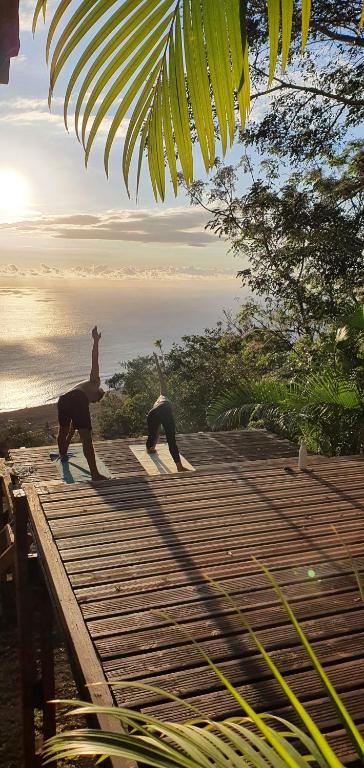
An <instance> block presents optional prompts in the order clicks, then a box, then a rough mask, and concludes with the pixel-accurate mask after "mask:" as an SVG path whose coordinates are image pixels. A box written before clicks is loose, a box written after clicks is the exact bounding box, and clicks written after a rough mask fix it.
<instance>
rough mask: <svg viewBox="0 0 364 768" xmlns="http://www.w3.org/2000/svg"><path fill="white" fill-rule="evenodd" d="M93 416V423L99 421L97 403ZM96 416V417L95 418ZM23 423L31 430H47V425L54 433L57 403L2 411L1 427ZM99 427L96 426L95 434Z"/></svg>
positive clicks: (56, 422) (25, 427) (92, 409)
mask: <svg viewBox="0 0 364 768" xmlns="http://www.w3.org/2000/svg"><path fill="white" fill-rule="evenodd" d="M90 410H91V416H92V417H93V418H92V421H93V424H94V425H95V426H96V423H97V410H98V408H97V405H96V406H95V405H92V404H91V408H90ZM95 417H96V418H95ZM14 425H21V426H22V427H23V428H24V429H29V430H30V431H34V432H36V431H38V430H45V429H46V428H47V427H48V428H49V429H50V431H51V432H53V433H54V434H56V433H57V430H58V418H57V403H56V402H55V403H46V404H45V405H35V406H33V407H31V408H21V409H20V410H18V411H0V429H4V428H6V427H9V426H14ZM96 433H97V429H95V427H94V435H95V436H96Z"/></svg>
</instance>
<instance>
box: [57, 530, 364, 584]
mask: <svg viewBox="0 0 364 768" xmlns="http://www.w3.org/2000/svg"><path fill="white" fill-rule="evenodd" d="M248 538H249V537H247V539H248ZM334 538H335V537H334V534H333V533H332V531H330V529H329V532H328V534H327V535H324V534H323V535H322V536H321V539H320V541H317V542H316V543H315V544H313V543H312V542H311V541H307V540H303V541H301V542H299V541H297V535H294V534H292V535H291V536H288V535H287V537H285V539H281V538H280V536H279V534H277V536H276V537H274V536H272V537H270V540H269V544H270V547H271V549H272V551H274V554H272V555H271V558H272V559H273V558H274V559H276V558H283V557H289V556H290V557H293V556H296V555H298V554H301V555H302V554H303V553H305V554H306V560H307V561H308V563H309V562H310V561H311V560H312V557H311V555H312V551H313V550H316V551H319V552H320V553H321V555H325V556H326V557H327V558H328V557H329V556H330V548H331V547H332V540H333V539H334ZM363 541H364V531H362V529H360V526H359V527H358V528H357V529H355V530H354V531H348V532H346V533H345V542H346V544H347V545H348V546H349V547H351V546H352V545H356V546H357V545H358V542H361V543H363ZM252 545H253V548H252ZM278 545H279V546H278ZM361 546H362V544H361ZM267 550H268V552H269V547H267V544H266V543H262V542H261V537H259V536H258V537H256V538H252V537H251V538H250V539H249V541H243V542H241V541H240V540H239V539H238V541H237V546H236V547H234V548H229V549H224V550H221V549H219V548H218V549H217V550H216V551H212V552H207V553H203V554H200V553H196V554H194V555H193V556H192V555H189V553H188V552H187V553H185V552H184V551H183V550H182V551H180V552H178V553H177V554H176V556H173V555H171V554H169V553H168V552H166V556H165V557H164V558H163V559H159V558H158V557H156V558H153V559H152V561H150V560H148V561H146V560H144V559H143V558H142V557H138V556H135V557H134V556H133V554H132V553H131V554H130V556H129V557H128V558H127V560H126V561H125V564H123V563H122V561H121V559H120V565H119V566H111V567H110V568H107V567H106V568H105V567H104V568H101V569H100V570H97V571H94V570H90V571H88V572H87V571H84V572H82V573H75V574H70V580H71V583H72V586H73V587H75V588H77V587H81V586H86V585H93V586H96V585H101V584H105V583H109V582H110V581H125V580H128V579H133V578H138V577H140V576H142V575H144V576H147V575H148V574H149V575H150V576H152V575H157V574H168V573H173V572H174V571H176V572H178V571H179V572H180V571H181V570H183V572H184V573H185V574H186V573H188V574H189V573H190V572H195V573H196V572H198V571H201V573H206V571H207V572H208V573H209V574H210V573H211V572H212V567H213V566H216V565H222V564H224V563H229V564H230V567H231V565H233V564H234V563H236V564H238V563H240V564H241V563H242V562H243V563H244V561H245V560H246V559H249V560H250V559H251V558H252V556H253V554H254V556H255V557H257V558H258V559H260V558H264V559H265V560H266V559H267ZM361 551H362V550H361ZM244 564H245V563H244Z"/></svg>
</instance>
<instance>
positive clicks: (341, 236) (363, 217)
mask: <svg viewBox="0 0 364 768" xmlns="http://www.w3.org/2000/svg"><path fill="white" fill-rule="evenodd" d="M242 165H243V166H244V168H245V170H246V171H248V172H249V173H250V174H251V186H250V188H249V189H248V191H247V192H246V193H244V194H243V195H239V193H238V192H237V184H238V175H237V171H238V170H239V169H237V168H234V167H232V166H223V165H221V164H219V165H218V166H217V172H216V174H215V176H214V177H213V178H212V181H211V183H210V184H204V183H202V182H196V183H194V184H193V185H192V186H191V187H190V189H189V190H187V192H188V194H189V196H190V201H191V203H192V204H198V205H202V206H203V207H205V208H206V209H207V211H208V212H209V213H210V214H211V219H210V221H209V223H208V227H209V228H210V229H211V230H212V231H214V232H215V233H217V234H219V235H220V236H224V237H226V238H227V239H228V240H229V241H230V243H231V250H232V252H233V253H234V255H236V256H244V258H245V259H246V260H247V262H248V264H249V266H247V267H246V268H245V269H242V270H241V271H240V272H239V273H238V274H239V276H240V277H241V278H242V281H243V284H244V285H245V286H247V287H249V288H250V289H251V291H252V292H253V294H255V295H257V296H259V297H261V299H262V300H263V302H264V307H265V308H266V310H269V311H279V312H280V315H281V318H283V317H284V316H286V320H287V321H288V319H289V323H290V324H291V335H293V336H297V335H300V336H302V335H307V336H308V337H309V339H310V340H311V341H313V340H314V338H315V335H316V334H317V333H318V332H319V330H320V329H321V328H322V325H323V324H325V323H328V322H336V321H337V319H338V318H339V317H340V316H342V315H345V314H347V313H348V311H349V309H350V307H351V306H352V305H353V304H354V303H355V302H356V301H361V300H362V299H363V298H364V261H363V249H364V142H354V143H352V144H351V145H349V146H348V147H347V148H346V150H345V151H344V152H343V153H342V154H341V155H339V156H333V157H332V158H331V159H330V166H329V167H328V168H327V169H320V168H312V169H309V170H308V171H307V172H306V173H305V174H302V173H298V172H297V173H295V174H293V175H291V176H290V177H289V178H288V180H287V181H285V182H284V183H282V181H281V178H280V176H279V174H278V172H277V168H276V165H275V163H272V162H263V164H262V171H263V172H262V174H261V176H260V177H259V178H256V177H255V176H254V174H253V172H252V169H251V164H250V162H249V160H248V159H245V160H243V162H242Z"/></svg>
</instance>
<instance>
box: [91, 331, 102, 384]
mask: <svg viewBox="0 0 364 768" xmlns="http://www.w3.org/2000/svg"><path fill="white" fill-rule="evenodd" d="M92 338H93V340H94V343H93V347H92V368H91V373H90V381H92V383H93V384H96V386H98V387H99V386H100V370H99V341H100V339H101V333H99V332H98V330H97V325H95V327H94V328H93V329H92Z"/></svg>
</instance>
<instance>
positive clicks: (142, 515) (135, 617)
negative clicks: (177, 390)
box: [12, 433, 364, 762]
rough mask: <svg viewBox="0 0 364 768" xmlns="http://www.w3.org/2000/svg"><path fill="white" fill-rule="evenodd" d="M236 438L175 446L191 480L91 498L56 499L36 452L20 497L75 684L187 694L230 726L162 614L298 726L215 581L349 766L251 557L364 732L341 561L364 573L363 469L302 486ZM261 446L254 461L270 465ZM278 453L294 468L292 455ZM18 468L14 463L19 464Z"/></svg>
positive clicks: (362, 645) (141, 699)
mask: <svg viewBox="0 0 364 768" xmlns="http://www.w3.org/2000/svg"><path fill="white" fill-rule="evenodd" d="M255 437H256V435H254V439H255ZM230 438H231V434H230V433H226V435H221V434H219V435H217V436H216V437H215V435H208V436H200V435H194V436H185V438H183V439H182V438H180V439H179V444H180V446H181V450H182V452H183V453H185V455H186V456H187V457H188V459H189V460H190V461H191V462H192V463H193V464H194V465H195V467H196V465H197V471H196V472H194V473H186V474H183V475H164V476H156V477H149V476H147V475H146V474H143V473H142V472H140V470H139V469H138V472H136V471H135V473H134V474H133V472H134V465H133V464H132V462H131V471H130V474H129V476H127V475H126V473H125V475H124V476H123V477H119V478H116V479H113V480H110V481H106V482H104V483H100V484H98V485H92V484H90V483H77V484H74V485H70V486H68V485H64V484H58V485H52V484H50V485H48V486H47V484H46V483H45V482H44V481H45V480H46V479H47V478H46V476H45V475H46V473H45V464H46V463H45V460H44V457H45V453H46V451H47V450H48V449H39V450H38V449H32V454H31V456H32V461H33V462H34V465H35V463H36V462H35V457H36V456H38V457H39V463H38V465H37V471H36V472H34V473H33V476H34V479H36V480H38V481H41V482H40V483H39V485H38V492H39V493H38V494H37V493H36V491H35V488H34V486H32V485H28V484H25V485H24V488H25V489H26V491H27V493H28V497H29V506H30V518H31V521H32V525H33V530H34V535H35V539H36V541H37V546H38V549H39V552H40V554H41V558H42V561H43V565H44V568H45V571H46V576H47V580H48V584H49V587H50V590H51V592H52V595H53V598H54V600H55V602H56V604H57V606H58V610H59V612H60V615H61V618H62V622H63V626H64V628H65V631H66V634H67V639H68V642H69V643H70V645H71V649H72V653H73V656H74V661H75V662H76V666H78V671H79V678H80V680H81V683H82V682H96V681H102V680H104V681H107V682H111V683H112V682H113V681H116V680H121V679H123V680H128V681H144V682H147V683H150V684H153V685H156V686H159V687H161V688H163V689H165V690H169V691H172V692H173V693H175V694H178V695H179V696H181V697H182V698H183V699H185V700H186V701H187V702H189V703H190V704H192V705H193V706H195V707H197V708H198V709H199V710H201V711H202V712H204V713H205V714H206V715H208V716H209V717H214V718H220V717H223V716H227V715H232V714H236V713H237V709H236V704H235V702H234V701H233V700H232V698H231V697H230V696H229V695H228V694H227V693H226V692H225V691H224V690H222V688H221V685H220V684H219V682H218V681H217V680H216V678H215V677H214V675H213V674H212V673H211V671H210V670H208V669H206V666H205V664H204V663H203V662H202V661H201V658H200V656H199V654H198V652H197V651H196V650H195V648H194V647H193V646H191V644H190V642H189V640H188V638H187V637H186V636H185V635H184V634H183V632H181V630H180V629H178V628H177V627H175V626H174V625H173V624H171V623H168V622H167V621H166V620H165V618H164V617H162V616H161V615H160V614H158V613H157V612H158V611H161V610H162V611H167V612H168V614H169V615H170V616H171V617H172V618H173V619H175V620H177V621H178V622H179V623H180V624H181V625H182V627H183V629H184V630H186V631H187V632H188V633H189V635H190V636H193V637H194V638H196V639H197V640H198V641H199V642H200V643H201V644H202V645H203V647H204V648H205V650H206V651H207V652H208V653H209V654H210V655H211V657H212V658H213V660H214V661H215V662H217V663H218V664H219V666H220V667H221V669H222V670H223V671H224V673H225V674H226V675H227V676H228V677H229V679H230V680H231V681H232V682H233V683H234V684H235V685H236V686H237V687H238V689H239V690H240V691H241V692H242V693H243V694H244V696H246V698H247V699H248V701H249V702H250V703H251V704H253V705H254V706H255V707H256V708H257V709H258V710H259V711H267V710H269V711H271V712H274V713H275V714H280V715H282V716H288V717H292V712H291V710H290V708H289V706H288V705H287V702H286V700H285V698H284V696H283V695H282V693H281V691H280V690H279V688H278V687H277V685H276V684H275V682H274V681H273V680H272V678H271V675H270V674H269V673H268V672H267V669H266V667H265V665H264V663H263V662H262V660H261V658H260V657H259V654H258V653H257V652H256V649H255V647H254V644H253V643H252V641H251V639H250V638H249V636H248V634H247V632H246V631H245V630H244V629H243V628H242V626H241V624H240V623H239V620H238V618H237V616H236V615H235V613H234V610H233V609H232V608H231V607H230V606H229V605H228V604H227V603H226V601H225V600H224V598H223V597H221V596H220V595H219V594H217V593H216V591H215V590H214V589H213V588H212V587H211V586H210V585H209V584H208V583H207V581H206V576H209V577H211V578H213V579H215V580H217V581H219V582H220V583H221V584H222V585H223V587H224V588H225V589H226V590H227V591H228V592H229V593H230V594H231V595H232V596H233V597H234V600H235V601H236V603H237V604H238V605H239V607H240V608H241V609H242V610H243V611H244V612H245V613H246V615H247V617H248V618H249V620H250V623H251V624H252V626H253V628H254V629H255V630H257V632H258V635H259V638H260V640H261V641H262V642H263V643H264V644H265V646H266V648H267V649H268V650H269V651H270V652H271V654H272V657H273V658H274V660H275V661H276V663H277V664H278V666H279V668H280V670H281V671H282V672H283V673H284V674H285V675H286V676H287V679H288V680H289V682H290V684H291V686H292V688H293V689H294V690H295V692H296V693H297V694H298V695H299V698H300V699H301V701H302V702H304V703H305V705H307V708H308V710H309V712H310V713H311V714H312V715H313V716H314V718H315V719H316V721H317V723H318V724H319V726H320V727H321V728H322V729H323V730H324V731H325V732H327V734H328V736H329V738H330V741H331V743H332V744H333V746H335V748H336V749H337V750H338V753H339V755H340V757H341V759H342V760H343V761H345V762H349V761H350V760H352V759H353V754H352V749H351V746H350V744H349V743H348V742H347V741H346V737H345V736H344V734H343V732H342V730H341V728H340V726H339V723H338V720H337V716H336V714H335V712H334V711H333V710H332V708H331V705H330V704H329V702H328V701H327V700H326V698H325V695H324V693H323V691H322V689H321V687H320V683H319V681H318V679H317V677H316V676H315V674H314V672H313V671H312V670H311V668H310V663H309V662H308V659H307V657H306V655H305V653H304V652H303V650H302V649H301V647H300V644H299V641H298V639H297V636H296V635H295V632H294V630H293V628H292V627H291V626H290V624H289V622H288V620H287V617H286V614H285V613H284V611H283V609H282V608H281V606H280V605H279V603H278V601H277V599H276V597H275V594H274V593H273V592H272V588H271V587H270V586H269V585H268V583H267V580H266V577H265V576H264V574H263V573H262V571H261V569H260V567H259V565H258V564H257V563H256V561H254V560H253V556H254V557H256V558H258V559H259V560H261V561H262V562H264V563H265V564H266V565H267V566H268V567H269V568H270V569H271V571H272V573H273V574H274V575H275V576H276V578H277V580H278V581H279V583H280V585H281V586H282V587H283V589H284V592H285V594H286V596H287V597H288V598H289V600H290V603H291V605H292V607H293V609H294V611H295V614H296V616H297V618H298V619H299V620H300V621H301V624H302V627H303V628H304V630H305V632H306V634H307V636H308V638H309V639H310V641H311V642H312V643H313V647H314V649H315V651H316V653H317V655H318V656H319V658H320V660H321V661H322V663H323V665H324V667H325V669H326V671H327V673H328V674H329V677H330V680H331V681H332V682H333V683H334V685H335V686H336V688H337V690H338V691H339V692H340V694H341V695H342V698H343V701H344V702H345V704H346V705H347V707H348V709H349V711H350V713H351V714H352V716H353V718H354V719H355V721H356V723H357V724H358V725H359V727H360V728H361V730H363V731H364V683H363V663H364V606H363V604H362V602H361V600H360V595H359V590H358V585H357V583H356V580H355V576H354V574H353V569H352V566H351V564H350V562H349V559H348V556H347V553H346V552H345V550H344V548H343V544H345V545H346V546H347V547H349V549H350V552H351V555H352V557H353V558H354V560H355V562H356V564H357V566H358V568H359V569H361V570H363V569H364V528H363V513H364V500H363V499H364V471H363V470H364V463H363V459H362V458H361V457H348V458H339V459H323V458H318V457H310V459H309V468H308V470H307V471H305V472H298V470H297V459H296V458H294V459H293V458H290V457H289V456H285V457H284V458H281V459H279V458H276V459H273V460H269V461H262V460H256V461H250V462H249V461H246V460H245V461H241V453H242V437H241V435H239V434H238V433H236V435H234V440H232V441H231V439H230ZM215 439H216V441H217V444H216V446H214V449H212V445H213V443H212V442H210V441H213V440H215ZM183 440H185V445H182V442H183ZM224 440H226V441H227V443H228V446H224ZM203 441H204V442H203ZM253 442H254V440H253V438H252V443H251V445H250V448H249V450H251V453H250V457H251V456H252V452H253V451H255V453H254V456H255V457H256V455H257V453H258V450H261V448H259V447H257V446H256V445H253ZM277 442H278V441H277ZM272 445H273V447H274V441H273V440H272ZM201 446H202V447H201ZM29 450H30V449H29ZM97 450H98V451H99V452H100V446H98V447H97ZM102 450H103V451H104V453H103V454H102V457H103V460H104V461H105V463H108V461H110V457H114V458H113V459H112V460H113V461H115V463H114V464H113V465H112V469H113V471H115V472H120V470H122V468H123V467H124V468H125V454H124V453H123V451H124V450H125V446H124V447H123V446H121V444H120V442H119V441H116V442H115V444H111V443H104V444H103V447H102ZM277 450H278V447H277ZM285 450H287V453H289V450H291V452H292V448H291V447H290V446H289V445H285ZM194 451H195V454H193V452H194ZM224 451H226V452H225V453H224ZM230 452H231V453H234V458H233V460H231V457H230ZM239 452H240V455H239V456H237V453H239ZM204 453H206V463H204V462H205V455H204ZM130 454H131V451H130ZM12 455H13V457H14V458H15V457H16V460H17V461H18V460H19V452H16V451H14V452H12ZM25 455H26V453H25V451H23V453H22V457H23V458H25ZM131 455H132V454H131ZM211 461H213V462H214V465H213V466H209V465H208V463H209V464H210V465H211ZM219 462H220V463H219ZM333 525H334V526H335V528H336V530H337V534H338V535H336V534H335V533H334V531H333V529H332V526H333ZM101 690H102V689H101ZM95 691H96V693H94V694H92V695H94V696H101V693H99V692H100V689H96V688H95V689H94V692H95ZM112 695H113V697H114V701H116V702H117V703H119V704H123V705H128V706H131V707H134V708H141V709H142V710H143V711H146V712H148V713H152V714H155V715H158V716H163V717H165V718H168V719H172V720H176V721H179V720H182V719H185V718H186V717H188V716H189V713H188V712H187V710H184V708H182V707H181V706H179V705H178V704H176V703H173V702H170V701H168V700H167V699H166V698H165V697H163V696H159V695H156V694H154V693H149V692H144V691H142V690H139V689H131V688H127V689H121V688H112Z"/></svg>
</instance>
